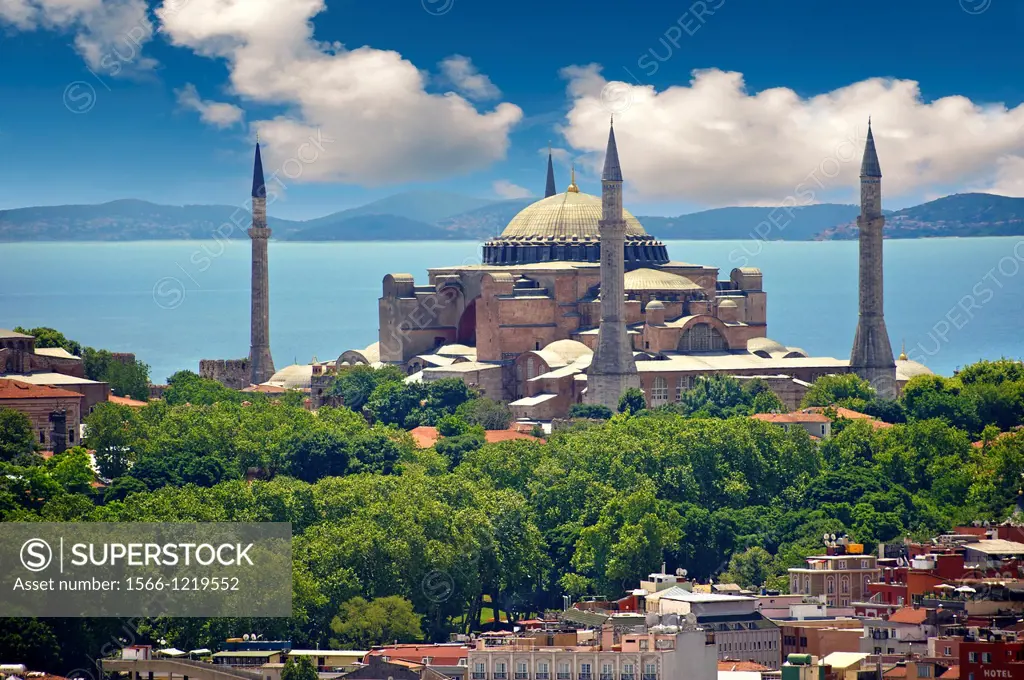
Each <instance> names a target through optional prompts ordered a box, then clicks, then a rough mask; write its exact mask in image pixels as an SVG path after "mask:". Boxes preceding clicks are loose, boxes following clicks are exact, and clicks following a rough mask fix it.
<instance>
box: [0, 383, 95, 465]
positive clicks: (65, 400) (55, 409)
mask: <svg viewBox="0 0 1024 680" xmlns="http://www.w3.org/2000/svg"><path fill="white" fill-rule="evenodd" d="M82 400H83V396H82V395H81V394H79V393H78V392H72V391H71V390H62V389H60V388H57V387H49V386H47V385H33V384H31V383H25V382H21V381H18V380H10V379H6V378H0V408H8V409H13V410H15V411H18V412H19V413H24V414H25V415H26V416H28V419H29V420H30V421H32V429H33V431H34V432H35V433H36V436H37V438H38V443H39V445H40V446H42V447H44V448H47V449H51V448H53V446H54V441H53V440H54V437H53V434H54V432H53V428H54V427H61V429H62V430H66V432H63V434H64V436H65V437H66V439H65V443H66V444H67V446H77V445H78V444H79V443H80V442H79V430H80V426H81V424H82ZM61 412H63V419H62V420H61V419H57V418H54V414H57V413H61ZM61 422H63V425H58V423H61Z"/></svg>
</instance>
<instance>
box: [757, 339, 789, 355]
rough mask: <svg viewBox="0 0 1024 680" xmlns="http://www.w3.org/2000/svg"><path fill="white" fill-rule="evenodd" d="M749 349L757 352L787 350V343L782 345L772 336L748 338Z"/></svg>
mask: <svg viewBox="0 0 1024 680" xmlns="http://www.w3.org/2000/svg"><path fill="white" fill-rule="evenodd" d="M747 351H748V352H751V353H756V352H759V351H760V352H768V353H769V354H770V353H772V352H783V353H785V352H787V351H788V350H787V349H786V347H785V345H782V344H780V343H778V342H775V341H774V340H772V339H770V338H751V339H750V340H747Z"/></svg>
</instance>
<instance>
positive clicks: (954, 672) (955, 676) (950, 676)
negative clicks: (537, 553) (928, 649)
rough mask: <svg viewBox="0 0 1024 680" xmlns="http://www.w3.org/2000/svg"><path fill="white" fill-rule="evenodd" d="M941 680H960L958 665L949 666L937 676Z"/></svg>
mask: <svg viewBox="0 0 1024 680" xmlns="http://www.w3.org/2000/svg"><path fill="white" fill-rule="evenodd" d="M939 677H940V678H942V680H960V666H950V667H949V668H947V669H946V672H945V673H943V674H942V675H940V676H939Z"/></svg>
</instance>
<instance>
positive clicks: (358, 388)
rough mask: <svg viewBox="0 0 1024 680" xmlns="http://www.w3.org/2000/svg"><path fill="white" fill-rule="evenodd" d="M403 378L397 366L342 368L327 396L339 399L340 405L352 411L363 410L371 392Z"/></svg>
mask: <svg viewBox="0 0 1024 680" xmlns="http://www.w3.org/2000/svg"><path fill="white" fill-rule="evenodd" d="M404 380H405V376H404V375H403V374H402V371H401V370H400V369H399V368H398V367H397V366H384V367H382V368H373V367H371V366H366V365H364V364H360V365H357V366H352V367H350V368H343V369H342V370H341V372H339V374H338V377H337V378H336V379H335V380H334V384H332V385H331V389H330V392H329V394H330V395H331V396H335V397H340V398H341V400H342V403H343V404H344V405H345V406H347V407H348V408H350V409H352V410H353V411H356V412H359V411H362V410H363V406H365V405H366V402H367V401H368V400H369V399H370V395H371V394H373V390H374V389H376V388H377V386H378V385H383V384H384V383H388V382H395V383H400V382H402V381H404Z"/></svg>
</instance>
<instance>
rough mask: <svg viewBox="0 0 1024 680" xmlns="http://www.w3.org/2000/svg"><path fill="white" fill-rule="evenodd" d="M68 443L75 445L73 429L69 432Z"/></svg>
mask: <svg viewBox="0 0 1024 680" xmlns="http://www.w3.org/2000/svg"><path fill="white" fill-rule="evenodd" d="M68 441H69V442H71V443H72V444H74V443H75V428H71V429H69V430H68Z"/></svg>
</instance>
